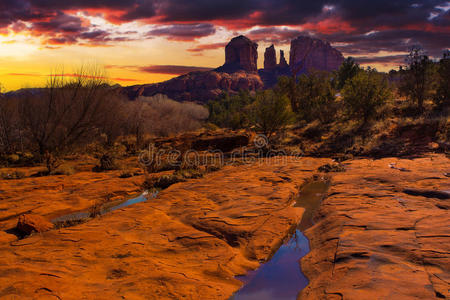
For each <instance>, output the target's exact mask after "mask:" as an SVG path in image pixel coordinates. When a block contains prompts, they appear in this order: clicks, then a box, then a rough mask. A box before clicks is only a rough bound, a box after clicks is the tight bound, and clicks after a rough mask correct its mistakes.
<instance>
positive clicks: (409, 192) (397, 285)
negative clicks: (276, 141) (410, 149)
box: [298, 155, 450, 300]
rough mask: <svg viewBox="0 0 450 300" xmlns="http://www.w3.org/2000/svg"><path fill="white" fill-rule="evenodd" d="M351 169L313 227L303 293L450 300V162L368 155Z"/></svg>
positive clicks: (338, 179) (339, 176)
mask: <svg viewBox="0 0 450 300" xmlns="http://www.w3.org/2000/svg"><path fill="white" fill-rule="evenodd" d="M346 169H347V171H346V172H345V173H336V174H335V175H333V184H332V186H331V188H330V190H329V197H328V198H327V199H326V200H325V201H324V202H323V203H322V206H321V208H320V211H319V220H318V223H316V225H315V226H314V227H312V228H310V229H308V230H307V231H306V236H307V237H308V238H309V239H310V243H311V249H312V251H311V252H310V254H308V255H307V256H306V257H304V258H303V259H302V261H301V265H302V269H303V271H304V273H305V274H306V276H307V277H308V278H309V279H310V281H311V282H310V284H309V286H308V287H307V288H306V289H304V290H303V292H302V293H301V294H300V295H299V297H298V299H355V300H356V299H435V298H436V299H449V298H450V292H449V289H450V214H449V212H448V209H449V208H450V180H449V178H448V177H447V176H448V172H449V171H450V161H449V160H448V159H447V158H446V157H444V156H443V155H439V156H438V155H432V156H431V155H430V156H428V157H425V158H417V159H413V160H409V159H396V158H385V159H380V160H375V161H373V160H367V159H362V160H354V161H350V162H349V163H346ZM445 174H447V176H446V175H445Z"/></svg>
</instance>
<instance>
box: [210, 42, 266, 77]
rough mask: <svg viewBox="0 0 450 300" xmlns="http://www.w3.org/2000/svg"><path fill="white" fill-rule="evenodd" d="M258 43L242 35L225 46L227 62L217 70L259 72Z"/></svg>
mask: <svg viewBox="0 0 450 300" xmlns="http://www.w3.org/2000/svg"><path fill="white" fill-rule="evenodd" d="M257 61H258V44H256V43H255V42H253V41H251V40H250V39H249V38H247V37H245V36H243V35H240V36H238V37H235V38H233V39H232V40H231V41H230V42H229V43H228V45H227V46H226V47H225V64H224V65H223V66H221V67H219V68H217V69H216V70H217V71H218V72H227V73H233V72H236V71H239V70H244V71H246V72H257V71H258V67H257Z"/></svg>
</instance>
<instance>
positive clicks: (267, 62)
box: [264, 45, 277, 70]
mask: <svg viewBox="0 0 450 300" xmlns="http://www.w3.org/2000/svg"><path fill="white" fill-rule="evenodd" d="M276 67H277V54H276V52H275V46H274V45H272V46H270V47H268V48H266V52H264V69H266V70H271V69H275V68H276Z"/></svg>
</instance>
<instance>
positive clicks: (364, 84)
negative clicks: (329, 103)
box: [342, 70, 392, 124]
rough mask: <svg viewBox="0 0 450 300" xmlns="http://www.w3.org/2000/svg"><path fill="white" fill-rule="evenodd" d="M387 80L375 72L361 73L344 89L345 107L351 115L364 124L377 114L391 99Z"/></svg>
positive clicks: (349, 81)
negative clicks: (360, 119)
mask: <svg viewBox="0 0 450 300" xmlns="http://www.w3.org/2000/svg"><path fill="white" fill-rule="evenodd" d="M391 95H392V91H391V87H390V85H389V82H388V80H387V78H386V77H385V76H384V75H383V74H380V73H377V72H376V71H374V70H369V71H360V72H359V73H358V75H356V76H355V77H353V78H352V79H350V80H348V81H347V82H346V83H345V85H344V88H343V89H342V97H343V102H344V105H345V107H346V109H347V111H348V112H349V114H350V115H352V116H356V117H359V118H362V121H363V124H366V123H367V122H368V120H369V119H371V118H373V117H374V116H376V114H377V109H378V108H379V107H381V106H382V105H383V104H384V103H386V101H387V100H388V99H390V98H391Z"/></svg>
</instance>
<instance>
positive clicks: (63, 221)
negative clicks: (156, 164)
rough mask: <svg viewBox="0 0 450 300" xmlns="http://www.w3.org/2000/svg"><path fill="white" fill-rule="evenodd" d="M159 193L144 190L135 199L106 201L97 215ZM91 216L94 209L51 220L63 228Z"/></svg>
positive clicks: (81, 221) (84, 220)
mask: <svg viewBox="0 0 450 300" xmlns="http://www.w3.org/2000/svg"><path fill="white" fill-rule="evenodd" d="M157 195H158V191H155V192H153V193H148V192H144V193H142V194H141V195H140V196H139V197H136V198H133V199H128V200H121V201H113V202H110V203H105V204H103V205H102V207H101V208H100V210H99V211H98V212H96V215H104V214H106V213H109V212H112V211H115V210H117V209H121V208H124V207H127V206H130V205H133V204H137V203H140V202H144V201H147V200H148V199H152V198H156V196H157ZM90 218H92V211H81V212H75V213H71V214H68V215H64V216H60V217H57V218H54V219H53V220H51V222H52V223H53V224H55V227H56V228H61V227H70V226H74V225H76V224H80V223H83V222H86V221H87V220H89V219H90Z"/></svg>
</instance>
